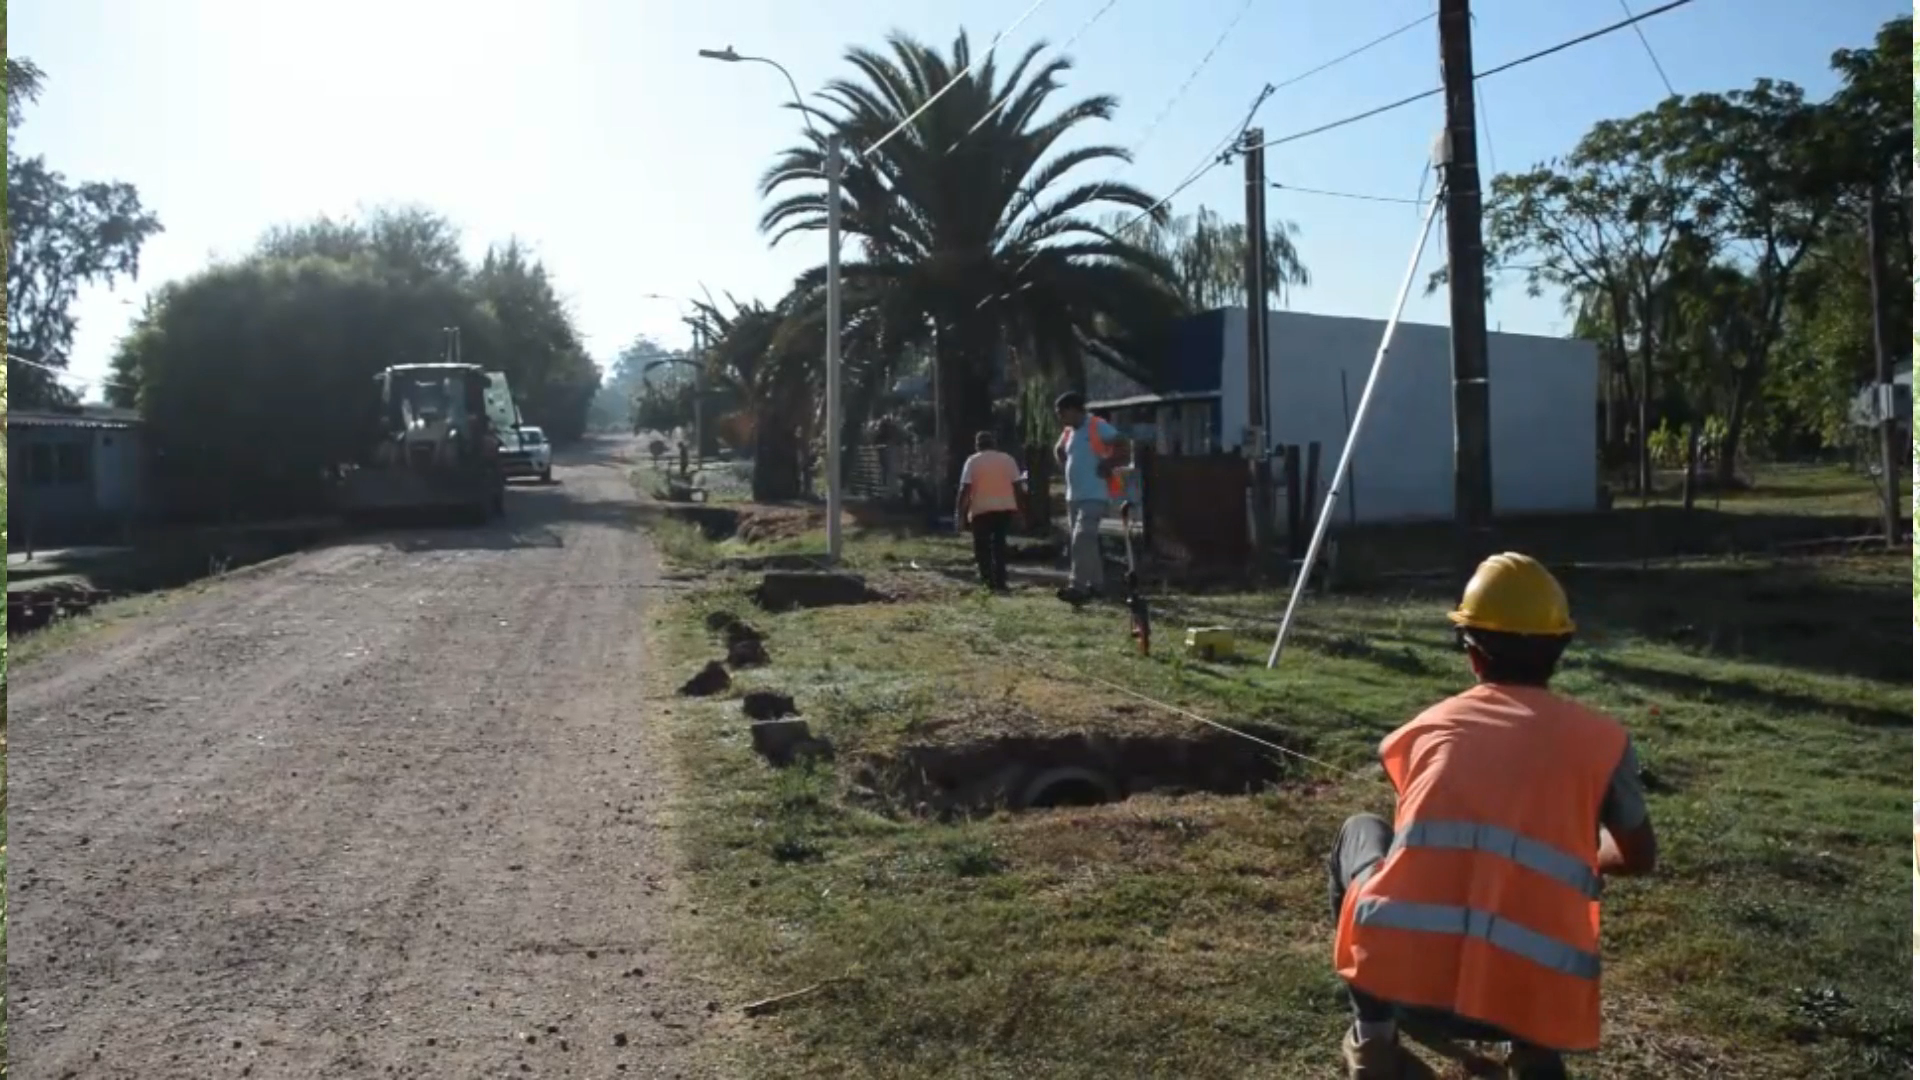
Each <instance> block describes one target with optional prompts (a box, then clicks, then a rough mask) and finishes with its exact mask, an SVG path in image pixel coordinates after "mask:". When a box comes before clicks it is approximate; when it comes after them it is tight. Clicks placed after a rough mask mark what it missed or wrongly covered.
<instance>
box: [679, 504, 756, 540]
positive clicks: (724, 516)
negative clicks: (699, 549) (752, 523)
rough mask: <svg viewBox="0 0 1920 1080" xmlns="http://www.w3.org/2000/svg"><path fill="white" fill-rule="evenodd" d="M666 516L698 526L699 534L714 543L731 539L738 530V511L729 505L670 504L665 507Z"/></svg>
mask: <svg viewBox="0 0 1920 1080" xmlns="http://www.w3.org/2000/svg"><path fill="white" fill-rule="evenodd" d="M667 516H668V517H671V518H673V519H674V520H676V521H684V522H687V523H688V524H691V525H694V526H696V527H698V528H699V530H700V535H701V536H703V537H705V538H706V539H707V540H708V541H710V542H714V543H718V542H719V541H721V540H728V539H731V538H732V537H733V535H734V534H735V533H738V532H739V531H740V511H738V510H735V509H733V508H731V507H726V506H707V505H705V504H704V503H703V504H696V505H691V506H672V507H668V508H667Z"/></svg>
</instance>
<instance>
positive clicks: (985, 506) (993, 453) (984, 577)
mask: <svg viewBox="0 0 1920 1080" xmlns="http://www.w3.org/2000/svg"><path fill="white" fill-rule="evenodd" d="M1019 484H1020V464H1019V463H1018V462H1016V461H1014V460H1013V458H1012V456H1011V455H1008V454H1005V453H1002V452H1001V451H999V450H996V449H994V446H993V432H991V431H982V432H980V433H978V434H976V435H975V436H974V437H973V456H971V457H969V458H967V460H966V463H965V464H963V465H961V466H960V494H959V496H958V497H957V499H956V501H955V503H954V507H953V522H954V526H955V527H956V528H968V529H972V530H973V561H974V562H975V563H976V564H977V565H978V566H979V567H980V580H981V582H982V583H984V584H985V585H986V586H987V588H989V589H992V590H993V591H994V592H1006V591H1007V532H1008V530H1009V529H1011V528H1012V527H1013V515H1014V513H1015V512H1016V511H1018V510H1019V509H1020V498H1019V494H1018V492H1017V490H1016V489H1017V488H1018V486H1019Z"/></svg>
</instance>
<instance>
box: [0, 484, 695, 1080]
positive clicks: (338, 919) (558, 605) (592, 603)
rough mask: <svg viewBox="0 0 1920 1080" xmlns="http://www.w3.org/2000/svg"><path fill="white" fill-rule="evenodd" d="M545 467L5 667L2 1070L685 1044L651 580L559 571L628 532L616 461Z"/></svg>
mask: <svg viewBox="0 0 1920 1080" xmlns="http://www.w3.org/2000/svg"><path fill="white" fill-rule="evenodd" d="M556 475H557V476H558V477H559V478H560V479H561V480H562V484H561V485H560V486H556V487H551V488H539V489H528V490H524V491H523V490H520V489H516V490H515V491H513V492H511V493H510V494H509V499H508V502H509V507H508V519H507V521H506V522H505V523H503V524H498V525H495V526H492V527H490V528H487V529H484V530H434V531H419V532H409V533H402V534H394V535H391V536H387V537H379V538H373V539H369V540H361V541H356V542H352V543H345V544H341V545H339V546H336V547H332V548H328V549H323V550H320V551H315V552H310V553H307V554H304V555H301V556H298V557H296V558H294V559H292V560H290V561H288V562H287V563H286V564H285V565H282V566H278V567H275V568H273V569H271V570H269V571H266V572H262V573H259V574H253V575H242V576H239V577H236V578H234V579H233V580H229V581H224V582H221V583H218V584H216V585H214V586H212V587H211V588H209V589H208V591H207V592H206V593H204V594H202V595H200V596H197V597H190V598H186V599H183V600H181V601H179V602H176V603H173V604H169V605H167V606H165V607H164V608H162V609H160V610H158V611H155V612H152V613H150V614H148V615H145V616H140V617H136V618H133V619H131V620H129V621H128V623H127V624H126V625H124V626H119V627H114V628H111V629H110V630H109V631H108V632H104V633H101V634H99V635H95V636H94V637H90V638H87V639H83V640H81V641H79V642H77V643H76V644H75V645H74V646H72V647H71V648H69V649H68V650H66V651H65V652H62V653H59V654H56V655H50V656H46V657H43V658H42V659H40V660H38V661H36V662H33V663H30V664H29V665H27V666H25V667H23V668H21V669H20V670H18V671H17V672H16V673H15V674H14V678H13V686H12V690H13V694H12V701H11V703H10V707H11V712H12V716H13V737H12V746H11V751H12V753H11V760H10V769H11V774H10V782H11V785H12V792H13V821H12V831H13V837H14V840H13V849H12V851H11V852H10V854H11V856H12V864H13V873H12V875H11V880H10V881H9V888H10V889H12V890H13V893H12V895H11V897H10V903H11V905H12V913H11V914H12V920H13V921H12V926H11V934H10V937H11V939H12V940H11V945H12V949H11V952H10V956H9V958H8V976H9V981H10V987H11V993H10V1001H9V1022H10V1024H11V1026H12V1036H11V1037H12V1051H13V1055H12V1056H13V1069H14V1072H15V1075H16V1076H17V1077H19V1078H20V1080H35V1078H38V1077H61V1076H67V1075H73V1076H82V1077H94V1076H99V1077H122V1076H125V1077H135V1076H139V1077H173V1076H178V1077H207V1076H228V1075H251V1076H329V1077H332V1076H384V1075H389V1074H391V1075H408V1076H416V1077H442V1076H444V1077H460V1078H466V1077H472V1076H479V1075H486V1074H498V1073H500V1072H515V1073H518V1074H519V1075H561V1074H572V1075H595V1076H611V1075H616V1073H618V1074H622V1075H628V1076H654V1075H661V1076H666V1075H691V1073H688V1072H685V1071H684V1070H685V1069H686V1065H685V1063H684V1060H683V1059H684V1058H685V1054H684V1053H683V1052H682V1051H683V1050H684V1048H685V1046H686V1045H687V1044H688V1043H689V1042H690V1041H691V1040H692V1039H693V1038H694V1037H696V1036H697V1035H698V1033H699V1031H700V1029H701V1027H702V1026H703V1025H704V1022H705V1018H706V1016H707V1013H708V1010H707V1009H706V1008H705V1007H704V1005H705V1003H704V1001H702V1000H701V999H698V998H697V997H696V996H695V995H694V994H693V993H692V991H691V989H690V988H689V987H687V986H686V985H684V984H683V983H682V982H680V981H677V980H676V979H675V978H674V975H673V972H674V970H675V968H674V964H673V963H672V957H671V955H670V954H669V952H668V948H667V946H668V932H667V925H668V910H667V905H668V903H669V900H668V899H667V897H668V895H669V894H668V892H667V891H665V890H664V889H662V888H661V883H662V882H664V881H666V880H667V879H668V875H669V873H670V869H669V864H668V862H667V847H666V843H665V837H664V835H663V834H662V833H661V832H660V830H659V829H657V828H655V827H653V826H652V825H651V824H650V823H649V822H648V821H647V819H646V817H645V814H646V812H647V810H648V809H649V808H650V807H652V806H657V805H659V804H661V803H662V802H663V801H664V797H665V792H666V779H665V774H664V771H663V770H664V768H665V763H664V761H663V760H662V759H661V758H659V757H658V754H657V751H656V749H655V742H654V736H653V734H652V733H650V732H649V731H648V730H647V729H646V727H645V725H644V724H643V722H642V721H643V719H644V709H645V703H644V692H643V690H642V670H643V668H642V665H643V664H644V662H645V656H644V655H643V646H642V640H643V637H642V629H643V624H642V619H643V610H642V605H643V604H644V603H645V602H646V595H647V594H646V592H645V590H644V589H633V588H581V587H570V586H575V585H579V584H581V583H584V582H602V583H609V584H618V583H634V582H638V583H642V584H644V583H647V582H650V581H652V580H653V574H654V569H653V563H652V561H651V557H650V555H649V553H648V551H647V550H646V547H645V541H644V538H643V537H642V536H641V535H640V533H639V531H638V529H637V528H636V526H635V519H634V516H633V509H632V505H631V490H630V488H629V487H628V485H627V481H626V478H625V476H624V470H623V469H622V468H621V467H619V466H618V465H617V464H604V463H603V464H594V465H583V466H579V467H574V468H566V467H563V468H562V469H560V470H558V471H557V473H556ZM635 970H638V971H641V972H644V974H643V975H637V976H636V975H632V974H630V973H631V972H633V971H635ZM526 1036H530V1037H531V1038H527V1037H526ZM522 1066H525V1070H524V1071H523V1070H522Z"/></svg>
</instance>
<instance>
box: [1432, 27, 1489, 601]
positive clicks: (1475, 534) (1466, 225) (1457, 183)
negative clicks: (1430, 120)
mask: <svg viewBox="0 0 1920 1080" xmlns="http://www.w3.org/2000/svg"><path fill="white" fill-rule="evenodd" d="M1467 2H1468V0H1440V79H1441V84H1442V86H1443V87H1444V88H1445V93H1446V112H1447V117H1446V119H1447V126H1446V134H1445V135H1444V136H1443V137H1442V144H1441V154H1442V158H1441V176H1442V178H1443V182H1444V183H1445V184H1446V207H1447V292H1448V300H1449V303H1448V309H1449V314H1450V315H1451V320H1450V322H1451V325H1452V338H1453V342H1452V344H1453V513H1454V520H1455V522H1456V523H1457V524H1458V525H1459V528H1460V543H1461V552H1460V554H1461V556H1462V560H1463V562H1464V564H1465V565H1466V566H1468V567H1471V566H1472V565H1473V564H1474V563H1477V562H1478V561H1479V560H1480V559H1481V558H1482V557H1483V556H1485V555H1486V554H1487V553H1488V550H1489V549H1490V548H1491V547H1492V537H1491V535H1490V533H1491V531H1492V528H1493V449H1492V442H1493V437H1492V432H1491V427H1492V424H1491V417H1490V415H1489V414H1490V409H1489V406H1488V395H1487V271H1486V261H1487V253H1486V248H1485V247H1484V245H1483V243H1482V241H1481V236H1480V158H1479V148H1478V145H1477V140H1478V134H1477V129H1476V127H1475V124H1474V115H1473V29H1472V22H1471V20H1472V16H1471V14H1470V13H1469V12H1468V10H1467Z"/></svg>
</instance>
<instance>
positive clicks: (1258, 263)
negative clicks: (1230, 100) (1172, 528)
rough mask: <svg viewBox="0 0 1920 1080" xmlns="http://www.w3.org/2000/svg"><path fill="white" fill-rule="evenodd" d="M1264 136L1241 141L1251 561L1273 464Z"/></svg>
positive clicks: (1266, 513)
mask: <svg viewBox="0 0 1920 1080" xmlns="http://www.w3.org/2000/svg"><path fill="white" fill-rule="evenodd" d="M1264 141H1266V132H1265V131H1263V130H1261V129H1260V128H1248V129H1247V133H1246V136H1245V137H1244V138H1243V139H1242V141H1241V144H1240V145H1241V150H1242V152H1243V153H1244V155H1245V156H1246V163H1247V166H1246V171H1247V252H1246V264H1245V274H1246V282H1247V435H1246V437H1245V438H1244V439H1243V440H1242V444H1243V445H1244V447H1245V448H1246V454H1247V464H1248V467H1249V468H1250V469H1251V470H1252V475H1251V482H1252V486H1253V499H1252V506H1253V551H1254V558H1255V559H1256V565H1257V560H1259V559H1260V558H1262V557H1264V556H1265V555H1266V553H1267V549H1268V547H1269V546H1271V545H1272V543H1273V464H1272V461H1271V459H1270V458H1269V457H1268V453H1267V451H1268V445H1267V444H1268V441H1269V440H1268V432H1267V430H1266V421H1267V417H1266V407H1265V406H1266V396H1267V395H1266V385H1267V365H1266V356H1267V347H1266V343H1267V319H1266V315H1267V289H1266V282H1265V280H1264V279H1265V277H1266V273H1265V271H1266V259H1265V240H1266V235H1267V221H1266V187H1267V152H1266V151H1265V150H1263V149H1262V148H1261V146H1260V144H1261V143H1262V142H1264Z"/></svg>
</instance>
